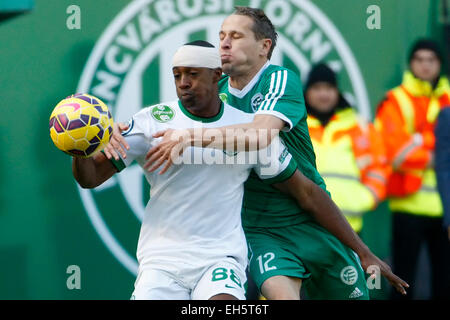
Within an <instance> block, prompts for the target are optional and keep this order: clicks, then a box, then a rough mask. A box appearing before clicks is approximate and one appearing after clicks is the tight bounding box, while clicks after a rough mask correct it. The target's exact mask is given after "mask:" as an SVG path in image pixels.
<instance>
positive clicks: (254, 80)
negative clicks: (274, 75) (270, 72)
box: [228, 61, 270, 99]
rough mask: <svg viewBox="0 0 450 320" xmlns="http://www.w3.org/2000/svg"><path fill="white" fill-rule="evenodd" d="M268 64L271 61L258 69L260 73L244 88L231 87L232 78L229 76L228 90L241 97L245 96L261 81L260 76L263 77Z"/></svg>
mask: <svg viewBox="0 0 450 320" xmlns="http://www.w3.org/2000/svg"><path fill="white" fill-rule="evenodd" d="M268 66H270V61H267V62H266V64H265V65H263V66H262V68H261V69H260V70H259V71H258V73H257V74H256V75H255V76H254V77H253V79H252V80H251V81H250V82H249V83H247V85H246V86H245V87H244V88H243V89H242V90H239V89H236V88H233V87H231V85H230V78H228V92H229V93H231V94H232V95H233V96H235V97H237V98H240V99H241V98H243V97H245V95H246V94H247V93H248V92H249V91H250V90H252V89H253V87H254V86H255V84H256V83H257V82H258V81H259V78H261V75H262V73H263V72H264V70H266V69H267V67H268Z"/></svg>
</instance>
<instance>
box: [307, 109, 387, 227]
mask: <svg viewBox="0 0 450 320" xmlns="http://www.w3.org/2000/svg"><path fill="white" fill-rule="evenodd" d="M307 122H308V128H309V134H310V136H311V141H312V143H313V147H314V152H315V154H316V165H317V170H318V171H319V173H320V174H321V176H322V177H323V178H324V180H325V183H326V185H327V189H328V191H330V194H331V197H332V199H333V201H334V202H335V203H336V205H337V206H338V207H339V208H340V209H341V211H342V212H343V214H344V215H345V217H346V218H347V220H348V221H349V223H350V225H351V226H352V227H353V229H354V230H355V231H356V232H359V231H361V229H362V223H363V222H362V214H363V213H364V212H367V211H368V210H371V209H373V208H374V207H375V206H376V205H377V204H378V203H379V202H380V201H382V200H383V199H384V198H385V195H386V180H387V177H388V175H389V170H390V168H389V166H387V161H386V156H385V150H384V145H383V142H382V140H381V136H380V135H379V134H378V132H377V131H376V130H375V128H374V126H373V125H372V124H371V123H369V122H368V121H365V120H363V119H362V118H360V117H359V116H358V115H357V113H356V112H355V111H354V110H353V109H352V108H351V107H347V108H345V109H343V110H341V111H337V112H336V113H335V114H334V115H333V116H332V117H331V119H330V121H329V122H328V123H327V124H326V125H325V126H324V125H322V123H321V122H320V121H319V120H318V119H317V118H315V117H313V116H312V115H308V118H307Z"/></svg>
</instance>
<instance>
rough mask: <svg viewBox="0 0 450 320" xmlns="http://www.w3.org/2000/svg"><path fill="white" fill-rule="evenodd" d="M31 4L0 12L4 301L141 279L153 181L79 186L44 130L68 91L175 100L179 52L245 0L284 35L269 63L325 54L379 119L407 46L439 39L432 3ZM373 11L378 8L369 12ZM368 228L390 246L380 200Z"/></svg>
mask: <svg viewBox="0 0 450 320" xmlns="http://www.w3.org/2000/svg"><path fill="white" fill-rule="evenodd" d="M0 3H2V5H0V9H2V8H8V6H7V4H6V2H5V4H4V5H3V2H2V1H0ZM23 4H24V5H29V7H28V8H27V9H30V7H31V10H29V11H24V13H23V14H20V15H16V16H13V17H10V18H8V19H2V21H1V22H0V70H1V73H0V74H1V75H0V97H1V100H0V108H1V117H0V137H1V138H0V139H1V140H0V141H1V146H2V152H1V156H0V299H129V298H130V296H131V293H132V291H133V285H134V280H135V276H136V271H137V261H136V257H135V251H136V245H137V240H138V236H139V230H140V221H141V219H142V216H143V214H144V208H145V204H146V202H147V201H148V197H149V196H148V194H149V187H148V185H147V184H146V182H145V180H144V176H143V174H142V173H141V171H140V168H139V167H138V166H137V165H136V166H132V167H130V168H129V169H127V170H125V171H123V172H122V173H120V174H118V175H117V176H115V177H113V178H112V179H110V180H109V181H107V182H106V183H104V184H103V185H102V186H100V187H98V188H96V189H94V190H86V189H81V188H80V187H79V186H78V185H77V184H76V182H75V180H74V179H73V176H72V171H71V159H70V158H69V157H68V156H67V155H66V154H64V153H62V152H60V151H59V150H57V149H56V148H55V147H54V145H53V144H52V141H51V140H50V137H49V131H48V121H49V116H50V113H51V111H52V109H53V107H54V106H55V105H56V104H57V103H58V102H59V101H60V100H61V99H63V98H64V97H66V96H68V95H70V94H73V93H75V92H86V93H91V94H93V95H95V96H97V97H99V98H100V99H102V100H103V101H104V102H105V103H107V105H108V106H109V108H110V110H111V111H112V114H113V116H114V119H115V121H127V120H128V118H129V117H130V116H131V115H133V114H134V113H136V112H137V111H139V110H140V109H141V108H142V107H143V106H146V105H150V104H154V103H157V102H161V101H168V100H171V99H173V98H175V97H176V95H175V87H174V84H173V80H172V73H171V67H170V65H171V58H172V55H173V53H174V52H175V50H176V49H177V48H178V47H179V46H180V45H181V44H183V43H185V42H188V41H190V40H194V39H205V40H208V41H210V42H212V43H213V44H215V45H218V40H219V39H218V32H219V30H220V25H221V22H222V21H223V19H224V17H226V16H227V15H228V14H230V13H231V12H232V11H233V8H234V6H235V5H250V6H254V7H260V8H262V9H264V10H265V11H266V13H267V14H268V15H269V17H270V18H271V19H272V21H273V23H274V25H275V26H276V28H277V31H278V33H279V43H278V47H277V49H276V50H275V52H274V56H273V59H272V62H273V63H275V64H282V65H285V66H287V67H289V68H291V69H293V70H294V71H296V72H297V73H298V74H299V76H300V77H301V78H302V79H303V80H304V79H305V77H306V75H307V73H308V71H309V69H310V68H311V66H312V65H313V64H314V63H317V62H319V61H322V60H324V61H327V62H328V63H330V64H331V65H332V66H333V67H334V68H335V70H337V71H338V76H339V80H340V84H341V89H342V90H343V91H344V92H345V94H346V96H347V97H348V98H349V99H350V101H352V103H353V104H354V106H355V107H356V108H357V109H358V110H359V111H360V112H361V114H362V115H363V116H365V117H367V118H369V119H372V117H373V112H374V109H375V108H376V105H377V103H378V102H379V101H380V100H381V99H382V98H383V95H384V93H385V92H386V90H388V89H389V88H391V87H394V86H395V85H397V84H398V83H399V82H400V80H401V74H402V71H403V70H404V68H405V67H406V57H407V55H408V48H409V46H410V44H411V43H412V42H413V41H414V40H415V39H416V38H417V37H421V36H432V37H434V38H436V39H437V40H441V39H442V35H441V34H442V32H441V29H440V28H441V26H440V25H439V23H438V21H437V20H438V19H437V16H438V1H423V0H408V1H407V0H392V1H388V0H385V1H380V0H338V1H329V0H317V1H304V0H281V1H276V0H271V1H267V0H266V1H258V0H255V1H244V0H242V1H240V0H236V1H233V0H224V1H221V0H220V1H219V0H158V1H156V0H155V1H153V0H136V1H125V0H96V1H91V0H75V1H73V0H35V1H24V2H23ZM377 8H378V9H377ZM377 12H378V14H379V16H378V18H379V20H376V21H374V20H371V19H374V17H373V15H374V14H375V13H377ZM362 236H363V238H364V240H365V241H366V243H367V244H368V245H369V246H370V247H371V248H372V250H373V251H374V252H375V253H376V254H377V255H379V256H380V257H381V258H383V259H387V258H388V257H389V254H390V249H389V241H390V216H389V212H388V211H387V210H386V207H385V206H382V207H381V208H380V209H378V210H376V211H374V212H370V213H368V214H367V215H366V217H365V227H364V230H363V232H362ZM75 274H78V275H79V276H80V277H79V279H75V280H74V278H73V275H75ZM389 290H390V289H389V287H387V286H386V284H385V283H383V286H382V289H380V290H378V291H376V292H373V297H375V298H378V299H383V298H386V297H387V293H388V291H389Z"/></svg>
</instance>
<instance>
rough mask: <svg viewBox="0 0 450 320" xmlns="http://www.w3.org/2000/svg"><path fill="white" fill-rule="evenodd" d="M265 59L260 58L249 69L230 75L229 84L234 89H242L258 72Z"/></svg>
mask: <svg viewBox="0 0 450 320" xmlns="http://www.w3.org/2000/svg"><path fill="white" fill-rule="evenodd" d="M266 62H267V60H262V61H260V62H259V63H257V64H255V65H254V66H253V67H252V68H251V69H250V70H247V71H246V72H245V73H244V72H243V73H241V74H236V75H230V86H231V87H232V88H234V89H238V90H242V89H244V88H245V86H246V85H247V84H249V82H250V81H252V79H253V78H254V77H255V76H256V75H257V74H258V72H259V70H261V68H262V67H264V65H265V64H266Z"/></svg>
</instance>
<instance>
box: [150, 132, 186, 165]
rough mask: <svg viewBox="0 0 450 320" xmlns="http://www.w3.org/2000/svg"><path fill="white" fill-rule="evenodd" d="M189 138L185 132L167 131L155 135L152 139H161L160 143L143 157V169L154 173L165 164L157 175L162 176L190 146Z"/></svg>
mask: <svg viewBox="0 0 450 320" xmlns="http://www.w3.org/2000/svg"><path fill="white" fill-rule="evenodd" d="M189 137H190V135H189V132H187V131H186V130H173V129H167V130H164V131H159V132H157V133H155V134H154V135H153V138H162V141H161V142H160V143H159V144H158V145H157V146H155V147H153V148H151V149H150V150H149V152H148V153H147V155H146V156H145V160H146V163H145V165H144V169H145V170H148V171H149V172H154V171H155V170H157V169H158V168H159V167H161V166H162V165H163V164H164V162H165V165H164V167H163V168H162V169H161V171H160V172H159V174H164V173H165V172H166V171H167V170H168V169H169V168H170V166H171V165H172V164H173V163H174V161H175V159H177V158H178V157H179V156H180V155H181V154H182V153H183V151H184V149H186V147H188V146H189V145H190V142H189Z"/></svg>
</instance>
